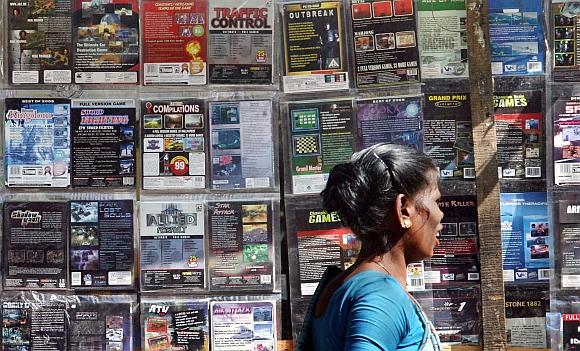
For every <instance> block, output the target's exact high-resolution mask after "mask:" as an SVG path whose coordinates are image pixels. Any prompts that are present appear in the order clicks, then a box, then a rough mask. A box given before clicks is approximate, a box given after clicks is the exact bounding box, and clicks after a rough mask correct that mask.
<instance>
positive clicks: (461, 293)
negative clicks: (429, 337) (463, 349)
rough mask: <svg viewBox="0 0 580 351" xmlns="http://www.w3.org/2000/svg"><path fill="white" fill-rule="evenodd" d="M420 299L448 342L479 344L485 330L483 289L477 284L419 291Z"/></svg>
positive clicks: (415, 293) (424, 308) (449, 343)
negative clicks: (482, 309) (481, 290)
mask: <svg viewBox="0 0 580 351" xmlns="http://www.w3.org/2000/svg"><path fill="white" fill-rule="evenodd" d="M413 297H414V298H415V299H416V300H417V302H419V304H420V305H421V308H423V311H424V312H425V314H426V315H427V318H428V319H429V320H430V321H431V322H432V323H433V325H434V327H435V330H436V331H437V335H438V336H439V339H440V340H441V342H442V343H444V344H445V345H455V344H479V343H480V335H481V331H482V330H481V329H482V323H481V302H480V301H481V292H480V290H479V288H476V287H463V288H457V289H437V290H430V291H418V292H414V293H413Z"/></svg>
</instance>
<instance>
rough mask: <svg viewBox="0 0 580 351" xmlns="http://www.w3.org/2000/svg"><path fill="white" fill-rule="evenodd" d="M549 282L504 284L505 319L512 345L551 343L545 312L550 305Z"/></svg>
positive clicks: (510, 345)
mask: <svg viewBox="0 0 580 351" xmlns="http://www.w3.org/2000/svg"><path fill="white" fill-rule="evenodd" d="M549 296H550V292H549V287H548V284H539V285H537V284H536V285H527V286H513V285H511V286H508V285H506V287H505V321H506V333H507V343H508V346H509V347H525V348H537V349H545V348H547V347H548V343H547V331H546V312H547V311H548V310H549V306H550V298H549Z"/></svg>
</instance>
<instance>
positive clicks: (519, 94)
mask: <svg viewBox="0 0 580 351" xmlns="http://www.w3.org/2000/svg"><path fill="white" fill-rule="evenodd" d="M542 94H543V93H542V92H541V91H540V90H533V91H514V92H507V93H502V92H495V93H494V97H493V104H494V107H495V115H494V118H495V128H496V133H497V164H498V167H499V170H498V172H499V175H500V178H504V179H527V178H543V177H545V174H546V169H545V168H546V166H545V164H546V160H545V154H544V138H545V135H544V123H545V122H544V116H543V114H542V98H541V95H542Z"/></svg>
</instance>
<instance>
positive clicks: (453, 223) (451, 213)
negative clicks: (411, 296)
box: [425, 195, 480, 288]
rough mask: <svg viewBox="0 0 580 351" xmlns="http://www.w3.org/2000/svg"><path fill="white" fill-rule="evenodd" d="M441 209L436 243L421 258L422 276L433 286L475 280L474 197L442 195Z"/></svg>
mask: <svg viewBox="0 0 580 351" xmlns="http://www.w3.org/2000/svg"><path fill="white" fill-rule="evenodd" d="M439 208H440V209H441V211H442V212H443V214H444V216H443V220H442V222H441V225H442V226H443V228H442V229H441V230H440V231H439V237H438V239H439V245H438V246H437V247H435V249H434V250H433V257H431V258H430V259H427V260H425V267H426V268H425V270H426V272H425V279H426V283H427V284H431V286H432V287H433V288H439V287H445V286H450V285H454V284H455V285H457V283H464V282H474V281H475V282H477V281H479V274H480V265H479V232H478V226H477V197H476V196H475V195H446V196H443V197H442V198H441V200H439Z"/></svg>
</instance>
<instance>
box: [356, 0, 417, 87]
mask: <svg viewBox="0 0 580 351" xmlns="http://www.w3.org/2000/svg"><path fill="white" fill-rule="evenodd" d="M350 5H351V9H352V11H351V14H352V17H351V25H352V38H353V44H352V45H353V47H354V62H355V71H356V73H355V77H356V86H357V88H368V87H380V86H385V85H392V84H397V83H399V84H400V83H416V82H418V81H419V48H418V46H417V23H416V21H415V5H414V4H413V0H396V1H372V0H351V1H350Z"/></svg>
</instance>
